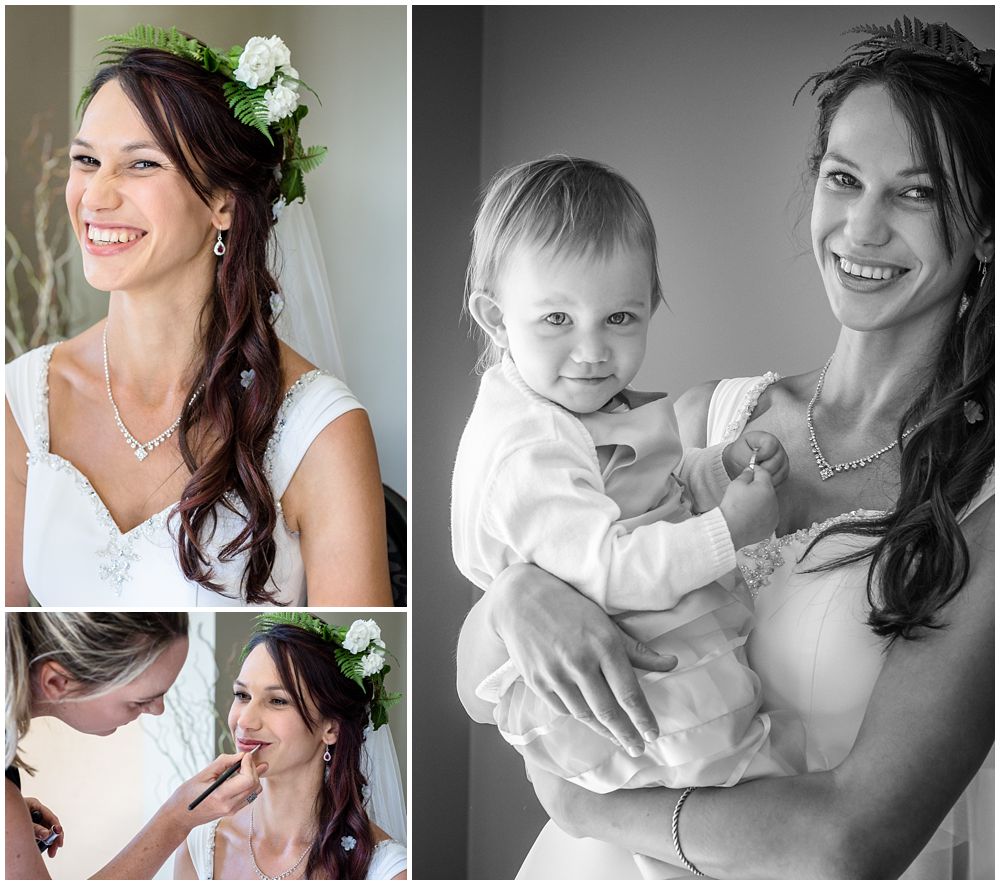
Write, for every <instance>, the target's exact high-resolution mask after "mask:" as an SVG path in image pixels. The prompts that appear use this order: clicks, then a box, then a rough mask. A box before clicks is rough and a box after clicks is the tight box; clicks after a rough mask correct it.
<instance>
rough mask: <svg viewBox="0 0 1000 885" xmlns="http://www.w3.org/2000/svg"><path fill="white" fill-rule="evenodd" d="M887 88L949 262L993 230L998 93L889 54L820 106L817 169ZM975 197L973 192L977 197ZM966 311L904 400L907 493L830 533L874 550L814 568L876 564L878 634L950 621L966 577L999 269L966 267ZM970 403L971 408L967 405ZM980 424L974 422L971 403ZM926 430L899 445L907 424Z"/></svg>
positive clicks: (988, 417) (925, 60)
mask: <svg viewBox="0 0 1000 885" xmlns="http://www.w3.org/2000/svg"><path fill="white" fill-rule="evenodd" d="M869 85H876V86H881V87H883V88H884V89H885V90H886V92H887V93H888V94H889V96H890V98H891V99H892V102H893V105H894V106H895V108H896V109H897V110H898V111H899V112H900V113H901V114H902V115H903V116H904V118H905V119H906V122H907V124H908V126H909V130H910V133H911V138H912V141H913V147H914V152H915V154H916V155H917V156H918V157H919V158H920V159H921V160H922V162H923V165H924V166H925V167H926V169H927V170H928V174H929V177H930V179H931V184H932V187H933V190H934V193H935V194H936V195H937V197H936V198H937V206H936V211H937V217H938V225H939V228H940V234H941V237H942V240H943V242H944V245H945V248H946V251H947V253H948V256H949V257H953V255H954V231H955V229H956V227H957V226H958V225H960V224H967V225H968V226H969V227H970V228H971V229H972V230H974V231H982V230H984V229H986V228H990V227H992V225H993V217H992V212H993V194H994V181H993V162H994V152H995V145H994V128H993V117H994V106H993V89H992V86H990V85H987V84H986V83H985V82H984V81H983V80H982V79H980V77H979V76H977V75H976V74H975V73H974V72H972V71H971V70H969V69H967V68H965V67H960V66H959V65H957V64H952V63H950V62H947V61H945V60H944V59H938V58H934V57H929V56H926V55H916V54H912V53H906V52H899V51H897V52H892V53H890V54H889V55H888V56H886V57H885V58H884V59H882V60H880V61H878V62H876V63H874V64H870V65H865V66H858V67H852V68H849V69H847V70H846V71H844V72H843V73H842V74H841V75H840V76H839V77H837V78H836V79H835V80H834V81H833V83H832V85H831V87H830V88H829V89H828V90H827V91H826V92H824V93H823V95H822V96H821V98H820V101H819V120H818V125H817V137H816V144H815V149H814V153H813V156H812V159H811V166H812V169H813V173H814V174H815V173H816V172H817V171H818V167H819V161H820V160H821V159H822V157H823V154H824V152H825V150H826V145H827V140H828V138H829V134H830V127H831V125H832V123H833V119H834V117H835V116H836V114H837V112H838V111H839V110H840V107H841V106H842V104H843V102H844V100H845V99H846V98H847V96H848V95H850V94H851V92H853V91H854V90H855V89H857V88H859V87H861V86H869ZM973 195H975V198H974V197H973ZM964 294H965V296H966V298H967V299H968V309H967V310H966V311H965V313H964V314H963V315H962V316H960V317H959V316H958V312H959V305H958V302H957V301H956V303H955V313H956V317H957V319H956V321H955V322H954V323H953V324H952V325H951V326H950V327H949V328H948V330H947V331H946V332H945V334H944V336H943V338H942V339H941V342H940V344H939V346H938V349H937V353H936V355H935V356H934V363H933V370H932V372H931V374H930V380H929V381H928V382H927V384H926V386H925V387H924V388H923V389H922V390H920V391H919V392H918V393H917V395H916V396H915V397H914V398H913V400H912V401H911V402H910V403H909V404H908V406H907V408H906V410H905V412H904V414H903V416H902V419H901V420H900V423H899V427H898V428H897V441H898V444H899V448H900V451H901V460H900V492H899V498H898V500H897V502H896V506H895V508H894V509H893V510H891V511H889V512H888V513H886V514H885V515H883V516H878V517H871V518H866V519H863V520H859V521H851V522H850V523H849V524H845V523H839V524H835V525H834V526H832V527H830V528H828V529H826V530H825V531H824V532H822V533H821V534H820V535H819V536H818V537H817V538H816V539H815V540H814V541H813V542H812V544H811V545H810V547H809V549H808V550H807V551H806V553H807V555H808V553H809V551H811V550H812V547H813V546H815V545H816V544H817V543H818V542H819V541H821V540H822V539H823V538H827V537H830V536H831V535H838V534H860V535H864V536H867V537H870V538H873V539H876V540H874V542H873V543H872V545H871V546H870V547H867V548H866V549H864V550H861V551H858V552H856V553H853V554H850V555H847V556H844V557H841V558H839V559H836V560H834V561H832V562H828V563H824V564H823V565H821V566H817V567H816V568H815V569H814V570H826V569H832V568H837V567H839V566H842V565H846V564H849V563H853V562H862V561H864V560H867V559H870V565H869V569H868V582H867V591H868V600H869V603H870V604H871V613H870V614H869V617H868V623H869V624H870V625H871V627H872V629H873V630H874V632H875V633H876V634H878V635H879V636H884V637H889V639H890V641H891V640H894V639H897V638H900V637H902V638H904V639H915V638H918V637H919V636H921V635H922V634H923V631H924V630H925V629H926V628H937V627H942V626H945V625H944V624H942V623H941V622H940V619H939V617H938V613H939V612H940V610H941V609H942V608H943V607H944V606H945V605H946V604H947V603H948V602H949V601H950V600H951V599H952V598H954V596H955V594H956V593H958V591H959V590H960V589H961V587H962V585H963V584H964V582H965V580H966V578H967V577H968V574H969V549H968V545H967V544H966V542H965V538H964V537H963V535H962V530H961V528H960V527H959V523H958V519H959V517H960V516H961V514H962V512H963V510H964V509H965V508H966V507H967V506H968V505H969V503H970V502H971V501H972V499H973V497H974V496H975V495H976V493H977V492H978V491H979V490H980V488H981V487H982V484H983V481H984V480H985V479H986V476H987V475H988V473H989V472H990V470H992V468H993V459H994V444H993V432H994V407H993V397H994V380H993V371H994V327H993V323H994V305H993V264H992V262H990V263H989V264H988V265H986V273H985V274H984V275H981V272H980V266H979V264H978V263H977V262H973V263H972V265H971V266H970V268H969V273H968V277H967V280H966V285H965V287H964ZM967 404H969V406H967ZM977 407H978V409H980V410H981V412H982V416H983V419H982V420H978V421H975V422H974V423H973V422H972V421H970V420H969V416H967V414H966V410H967V408H968V409H969V410H970V411H971V412H972V413H973V415H972V417H974V416H975V415H974V413H975V410H976V408H977ZM918 422H919V427H918V428H917V429H916V430H915V431H914V432H913V433H912V434H911V435H910V436H909V437H908V438H907V439H906V441H905V443H904V440H903V436H902V435H903V433H904V431H905V430H906V429H907V428H909V427H912V426H913V425H914V424H917V423H918Z"/></svg>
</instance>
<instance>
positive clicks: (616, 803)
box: [537, 500, 994, 879]
mask: <svg viewBox="0 0 1000 885" xmlns="http://www.w3.org/2000/svg"><path fill="white" fill-rule="evenodd" d="M963 529H964V531H965V535H966V539H967V541H968V543H969V549H970V554H971V559H972V561H971V571H970V574H969V577H968V579H967V581H966V584H965V586H964V588H963V590H962V592H961V593H960V594H959V596H958V597H957V598H956V599H954V600H952V602H951V603H949V604H948V606H946V607H945V609H944V610H942V612H941V623H942V624H944V625H946V626H945V627H944V628H943V629H940V630H935V631H929V632H928V634H927V635H926V636H924V637H923V638H922V639H919V640H914V641H906V640H899V641H897V642H895V643H894V644H893V646H892V648H891V650H890V651H889V653H888V655H887V657H886V661H885V665H884V667H883V669H882V672H881V675H880V676H879V678H878V681H877V683H876V685H875V689H874V691H873V693H872V696H871V700H870V701H869V704H868V709H867V712H866V714H865V718H864V721H863V723H862V726H861V731H860V733H859V734H858V738H857V741H856V742H855V745H854V747H853V749H852V750H851V752H850V754H849V755H848V757H847V758H846V759H845V760H844V761H843V762H842V763H841V764H840V765H838V766H837V767H836V768H835V769H834V770H832V771H829V772H818V773H814V774H806V775H799V776H795V777H788V778H777V779H764V780H757V781H752V782H749V783H745V784H739V785H737V786H735V787H732V788H729V789H700V790H697V791H696V792H694V793H692V794H691V795H690V796H689V798H688V800H687V802H686V803H685V804H684V806H683V811H682V813H681V816H680V839H681V846H682V848H683V850H684V853H685V854H686V855H687V857H688V859H689V860H690V861H691V862H692V863H694V864H695V866H697V867H698V868H699V869H700V870H701V871H702V872H704V873H705V874H707V875H709V876H714V877H717V878H734V877H737V878H779V877H780V878H809V877H819V878H851V879H853V878H895V877H898V876H899V875H900V874H901V873H902V872H903V871H904V870H905V869H906V868H907V867H908V866H909V865H910V863H911V862H912V861H913V859H914V858H915V857H916V855H917V854H918V853H919V852H920V850H921V849H922V848H923V846H924V845H925V844H926V842H927V840H928V839H929V838H930V837H931V835H932V834H933V833H934V831H935V829H936V828H937V827H938V825H939V824H940V823H941V821H942V820H943V819H944V817H945V815H946V814H947V813H948V811H949V810H950V808H951V807H952V805H954V803H955V801H956V800H957V799H958V797H959V795H960V794H961V792H962V790H964V789H965V787H966V785H967V784H968V783H969V781H970V780H971V778H972V777H973V775H974V774H975V773H976V771H977V770H978V769H979V767H980V765H981V764H982V761H983V759H984V758H985V757H986V754H987V753H988V752H989V749H990V746H991V744H992V743H993V740H994V693H993V692H994V683H993V672H994V671H993V668H994V593H993V588H994V573H993V547H994V540H993V539H994V516H993V502H992V500H991V501H989V502H987V503H986V504H984V505H983V506H981V507H980V508H979V509H978V510H977V511H976V512H975V513H974V514H972V515H971V516H970V517H969V518H968V519H967V520H966V521H965V522H964V523H963ZM537 786H538V788H539V794H540V795H539V798H540V799H541V800H542V802H543V804H544V805H546V808H547V810H548V811H549V812H550V814H552V815H553V817H554V818H555V820H556V821H557V823H559V824H560V826H562V827H563V828H564V829H566V830H567V831H568V832H570V833H572V834H574V835H589V836H595V837H597V838H600V839H604V840H607V841H609V842H614V843H616V844H619V845H622V846H624V847H626V848H629V849H631V850H632V851H636V852H639V853H641V854H648V855H651V856H654V857H660V858H662V859H664V860H667V861H674V862H676V856H675V855H674V851H673V847H672V845H671V839H670V824H671V814H672V812H673V810H674V806H675V804H676V802H677V798H678V796H679V794H678V793H677V792H676V791H671V790H659V789H655V790H631V791H628V790H623V791H619V792H617V793H614V794H610V795H607V796H598V795H596V794H593V793H588V792H586V791H584V790H580V789H578V788H575V787H572V786H571V785H569V784H565V783H563V782H556V781H554V780H549V779H542V780H538V781H537Z"/></svg>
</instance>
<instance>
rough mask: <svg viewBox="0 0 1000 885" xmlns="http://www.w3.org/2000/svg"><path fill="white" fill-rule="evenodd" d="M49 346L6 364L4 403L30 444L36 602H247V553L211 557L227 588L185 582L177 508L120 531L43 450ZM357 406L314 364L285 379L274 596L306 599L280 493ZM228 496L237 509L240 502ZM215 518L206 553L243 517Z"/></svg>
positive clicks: (82, 482) (276, 449)
mask: <svg viewBox="0 0 1000 885" xmlns="http://www.w3.org/2000/svg"><path fill="white" fill-rule="evenodd" d="M56 346H57V345H55V344H49V345H45V346H44V347H40V348H37V349H35V350H32V351H30V352H28V353H26V354H24V355H23V356H21V357H18V358H17V359H16V360H14V361H13V362H11V363H9V364H8V365H7V369H6V386H7V401H8V403H9V404H10V408H11V412H12V413H13V415H14V420H15V421H16V422H17V426H18V428H19V429H20V431H21V435H22V437H23V438H24V442H25V445H26V446H27V448H28V476H27V487H26V491H25V503H24V542H23V547H24V550H23V568H24V577H25V580H26V582H27V584H28V588H29V589H30V590H31V593H32V595H33V596H34V597H35V599H37V600H38V602H39V603H40V604H41V605H43V606H64V605H65V606H110V607H114V608H116V609H134V608H139V609H147V610H148V609H150V608H163V609H182V608H195V607H198V606H209V607H223V606H241V605H245V604H246V603H245V601H244V599H243V596H242V594H241V592H240V589H239V588H240V583H241V578H242V575H243V570H244V567H245V565H246V559H245V557H243V556H240V557H237V558H235V559H234V560H232V561H230V562H226V563H220V562H218V560H217V558H215V557H213V559H214V560H215V561H214V564H213V568H214V571H215V575H216V580H218V581H219V583H221V584H222V586H223V587H224V588H225V591H226V592H225V595H223V594H221V593H215V592H212V591H211V590H206V589H205V588H204V587H201V586H200V585H198V584H196V583H194V582H192V581H188V580H187V579H186V578H185V577H184V575H183V573H182V572H181V570H180V565H179V564H178V561H177V544H176V535H175V533H174V532H172V531H171V530H170V525H168V517H169V514H170V511H171V510H172V509H173V507H174V506H175V505H173V504H171V505H170V506H168V507H166V508H164V509H163V510H162V511H160V512H159V513H157V514H155V515H153V516H151V517H150V518H149V519H147V520H145V521H144V522H142V523H141V524H139V525H137V526H135V527H134V528H132V529H130V530H129V531H127V532H122V531H121V530H120V529H119V527H118V526H117V525H116V524H115V521H114V519H113V518H112V516H111V514H110V513H109V512H108V510H107V508H106V507H105V505H104V503H103V502H102V501H101V498H100V496H99V495H98V494H97V492H96V491H95V490H94V488H93V487H92V486H91V484H90V482H89V480H88V479H87V477H85V476H84V475H83V474H82V473H81V472H80V471H79V470H78V469H77V468H76V467H75V466H74V465H73V464H71V463H70V462H69V461H67V460H66V459H65V458H62V457H60V456H59V455H57V454H54V453H53V452H50V451H49V410H48V369H49V361H50V359H51V357H52V351H53V349H54V348H55V347H56ZM359 408H362V406H361V404H360V403H359V402H358V401H357V399H355V397H354V395H353V394H352V393H351V392H350V390H348V388H347V387H346V385H345V384H344V383H343V382H342V381H340V380H338V379H337V378H334V377H333V376H331V375H327V374H325V373H323V372H321V371H319V370H313V371H311V372H308V373H306V374H304V375H303V376H302V377H300V378H299V379H298V380H297V381H296V382H295V383H294V384H293V385H292V387H291V388H290V389H289V391H288V392H287V394H286V395H285V398H284V400H283V402H282V404H281V407H280V409H279V411H278V415H277V418H276V421H275V429H274V433H273V435H272V437H271V439H270V441H269V443H268V447H267V451H266V454H265V463H264V470H265V474H266V476H267V479H268V482H269V483H270V486H271V490H272V492H273V493H274V498H275V501H277V502H279V515H278V525H277V527H276V528H275V532H274V541H275V547H276V550H275V562H274V568H273V570H272V574H271V586H270V587H269V589H271V590H273V591H274V593H275V596H276V598H277V600H278V601H279V602H280V603H283V604H286V605H288V604H290V605H303V604H304V603H305V601H306V588H305V567H304V565H303V562H302V554H301V550H300V546H299V537H298V534H296V533H293V532H290V531H288V529H287V527H286V526H285V523H284V519H283V517H282V515H281V511H280V500H281V496H282V495H283V494H284V492H285V490H286V488H287V487H288V483H289V482H290V481H291V479H292V475H293V474H294V473H295V470H296V468H297V467H298V465H299V463H300V462H301V460H302V458H303V456H304V455H305V453H306V451H307V449H308V448H309V446H310V445H311V444H312V442H313V440H314V439H315V438H316V436H317V435H318V434H319V433H320V431H322V430H323V428H324V427H326V426H327V425H328V424H329V423H330V422H331V421H333V420H335V419H336V418H338V417H340V416H341V415H343V414H344V413H345V412H349V411H351V410H352V409H359ZM123 444H124V442H123ZM234 503H235V504H236V506H239V503H240V502H239V499H238V498H235V499H234ZM217 515H218V528H217V530H216V532H215V536H214V538H213V540H212V542H211V543H210V544H209V545H207V546H208V549H209V552H210V553H214V552H215V551H218V550H220V549H221V548H222V547H223V546H224V545H225V543H226V542H227V541H228V540H229V539H231V538H233V537H234V536H235V535H236V534H237V533H238V531H239V530H240V527H241V526H242V524H243V520H242V519H241V518H240V517H239V516H237V515H236V514H233V513H230V512H229V511H227V510H225V509H223V508H219V512H218V514H217ZM55 542H57V555H53V544H54V543H55Z"/></svg>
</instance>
